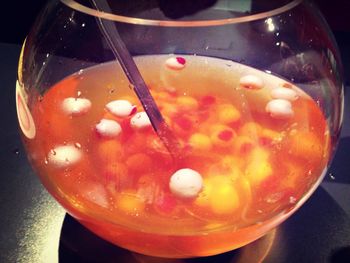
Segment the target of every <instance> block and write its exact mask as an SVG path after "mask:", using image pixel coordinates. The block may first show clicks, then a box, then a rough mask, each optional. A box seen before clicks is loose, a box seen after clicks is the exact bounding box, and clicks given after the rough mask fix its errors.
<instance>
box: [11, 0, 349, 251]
mask: <svg viewBox="0 0 350 263" xmlns="http://www.w3.org/2000/svg"><path fill="white" fill-rule="evenodd" d="M248 2H249V1H248ZM257 2H259V4H257ZM277 2H278V3H277ZM142 3H143V4H140V1H128V2H127V4H125V3H124V4H123V2H122V1H109V4H110V5H111V7H112V10H113V12H115V14H117V15H119V16H116V15H113V14H108V15H106V13H101V12H97V11H96V10H93V9H91V8H89V3H88V1H78V2H75V1H69V0H62V1H52V2H50V3H49V4H48V5H47V6H46V8H45V9H44V10H43V12H42V15H41V16H40V17H39V19H38V21H37V23H36V25H35V26H34V27H33V30H32V32H31V33H30V34H29V36H28V38H27V40H26V42H25V44H24V45H23V50H22V54H21V58H20V63H19V74H18V82H17V93H16V94H17V95H16V96H17V109H18V116H19V122H20V126H21V129H22V132H23V140H24V143H25V145H26V148H27V151H28V156H29V159H30V160H31V162H32V164H33V167H34V168H35V169H36V171H37V172H38V175H39V176H40V178H41V180H42V182H43V184H44V185H45V187H46V188H47V189H48V191H49V192H50V193H51V194H52V195H53V196H54V197H55V198H56V199H57V200H58V201H59V202H60V203H61V204H62V205H63V206H64V207H65V208H66V209H67V211H68V212H69V213H70V214H72V215H73V216H74V217H75V218H77V219H78V220H79V221H80V222H81V223H82V224H83V225H85V226H86V227H87V228H89V229H90V230H92V231H93V232H95V233H96V234H98V235H100V236H101V237H103V238H105V239H107V240H109V241H111V242H113V243H114V244H117V245H120V246H122V247H125V248H127V249H131V250H134V251H137V252H140V253H144V254H148V255H155V256H162V257H195V256H205V255H213V254H217V253H221V252H224V251H228V250H231V249H234V248H237V247H240V246H243V245H245V244H247V243H249V242H251V241H253V240H255V239H257V238H259V237H261V236H262V235H264V234H265V233H266V232H267V231H269V230H270V229H272V228H273V227H275V226H277V225H278V224H280V223H281V222H282V221H283V220H285V219H286V218H287V217H288V216H289V215H291V214H292V213H293V212H294V211H295V210H296V209H297V208H298V207H300V206H301V205H302V204H303V203H304V202H305V200H306V199H307V198H308V197H309V196H310V195H311V194H312V192H313V191H314V190H315V189H316V187H317V186H318V185H319V183H320V182H321V180H322V178H323V176H324V174H325V171H326V169H327V166H328V165H329V160H330V159H331V157H332V155H333V153H334V149H335V146H336V143H337V140H338V135H339V130H340V125H341V113H342V103H343V94H342V82H341V81H342V80H341V66H340V65H339V56H338V53H337V50H336V47H335V44H334V42H333V39H332V37H331V35H330V32H329V30H328V28H327V26H326V24H325V23H324V21H323V20H322V18H321V16H320V15H319V14H318V13H317V11H316V9H315V7H314V6H313V5H311V4H310V3H306V2H304V1H284V2H283V1H282V2H281V1H265V4H264V3H263V2H261V1H252V2H251V3H250V5H248V6H244V5H243V6H235V4H234V2H233V1H232V2H227V1H204V2H202V3H205V5H203V6H198V8H197V9H196V12H194V11H193V10H192V9H191V8H190V7H188V6H187V7H186V8H187V9H186V8H184V10H191V12H190V13H186V12H184V16H178V17H176V18H174V16H176V15H174V14H172V13H171V12H170V13H171V14H168V13H169V10H171V11H174V10H175V9H171V8H170V7H169V5H170V4H169V3H168V4H165V2H164V1H158V2H157V1H149V2H148V3H144V2H142ZM198 3H199V2H198ZM198 3H197V4H198ZM169 8H170V9H169ZM237 8H238V9H237ZM180 11H183V10H180ZM167 15H168V16H170V18H169V17H167ZM172 15H173V17H171V16H172ZM177 15H178V14H177ZM97 16H100V17H102V19H104V18H108V19H110V20H111V21H115V24H116V28H117V29H118V31H119V33H120V35H121V37H122V39H123V41H124V42H125V44H126V46H127V48H128V49H129V51H130V53H131V54H132V55H133V56H134V60H135V62H136V64H137V66H138V68H139V69H140V71H141V74H142V76H143V78H144V79H145V81H146V83H147V85H148V88H149V89H150V92H151V94H152V96H153V98H154V99H155V101H156V103H157V105H158V108H159V110H160V112H161V114H162V115H163V117H164V119H165V121H166V123H167V125H168V126H169V127H170V128H171V130H172V132H173V133H174V135H175V136H176V138H177V140H178V142H179V143H180V145H181V149H182V154H181V158H178V157H177V156H172V155H171V154H170V152H169V150H168V149H167V148H166V147H165V146H164V145H163V142H162V141H161V140H160V139H159V137H158V136H157V134H156V133H155V131H154V130H153V129H152V125H151V123H150V120H149V118H148V116H147V114H146V113H145V112H144V109H143V107H142V106H141V104H140V101H139V100H138V98H137V96H136V95H135V93H134V92H133V90H132V87H130V85H129V82H128V80H127V78H126V77H125V74H124V72H123V71H122V69H121V67H120V65H119V63H118V62H117V61H116V60H115V58H114V56H113V54H112V53H111V51H110V50H109V47H108V45H107V44H106V42H105V39H104V37H103V36H102V35H101V33H100V31H99V28H98V26H97V23H96V17H97ZM136 17H138V18H139V19H136ZM151 19H152V20H151Z"/></svg>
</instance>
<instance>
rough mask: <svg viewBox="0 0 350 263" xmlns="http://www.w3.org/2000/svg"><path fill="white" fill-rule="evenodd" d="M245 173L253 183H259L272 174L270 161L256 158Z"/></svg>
mask: <svg viewBox="0 0 350 263" xmlns="http://www.w3.org/2000/svg"><path fill="white" fill-rule="evenodd" d="M245 174H246V176H247V177H248V179H249V181H250V182H251V184H253V185H257V184H259V183H261V182H262V181H263V180H265V179H266V178H267V177H269V176H270V175H271V174H272V167H271V164H270V163H269V162H268V161H265V160H261V161H258V160H254V161H252V162H250V163H249V164H248V165H247V168H246V170H245Z"/></svg>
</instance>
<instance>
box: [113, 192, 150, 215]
mask: <svg viewBox="0 0 350 263" xmlns="http://www.w3.org/2000/svg"><path fill="white" fill-rule="evenodd" d="M116 206H117V208H118V209H120V210H122V211H123V212H125V213H126V214H137V213H140V212H142V211H143V209H144V208H145V204H144V202H143V200H142V199H141V198H140V197H139V196H137V195H136V194H135V193H122V194H119V195H118V197H117V203H116Z"/></svg>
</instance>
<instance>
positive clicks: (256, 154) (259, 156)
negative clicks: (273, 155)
mask: <svg viewBox="0 0 350 263" xmlns="http://www.w3.org/2000/svg"><path fill="white" fill-rule="evenodd" d="M268 158H269V153H268V151H266V150H264V149H262V148H260V147H256V148H254V149H253V150H252V151H251V153H250V155H249V158H248V159H249V160H248V161H250V162H260V161H267V160H268Z"/></svg>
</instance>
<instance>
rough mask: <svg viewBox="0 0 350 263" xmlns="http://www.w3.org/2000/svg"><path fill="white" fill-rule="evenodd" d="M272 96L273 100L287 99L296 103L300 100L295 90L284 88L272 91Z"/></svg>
mask: <svg viewBox="0 0 350 263" xmlns="http://www.w3.org/2000/svg"><path fill="white" fill-rule="evenodd" d="M270 94H271V97H272V98H273V99H285V100H289V101H294V100H296V99H298V94H297V93H296V91H295V90H292V89H289V88H284V87H278V88H275V89H273V90H271V93H270Z"/></svg>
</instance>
